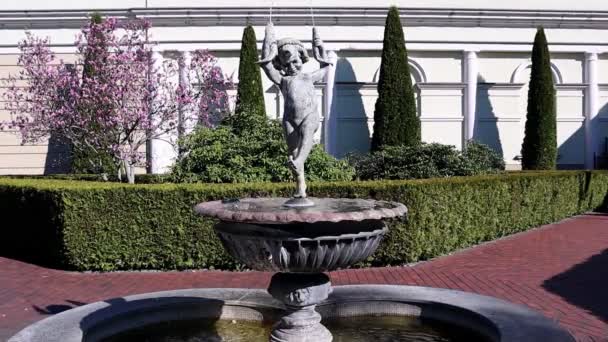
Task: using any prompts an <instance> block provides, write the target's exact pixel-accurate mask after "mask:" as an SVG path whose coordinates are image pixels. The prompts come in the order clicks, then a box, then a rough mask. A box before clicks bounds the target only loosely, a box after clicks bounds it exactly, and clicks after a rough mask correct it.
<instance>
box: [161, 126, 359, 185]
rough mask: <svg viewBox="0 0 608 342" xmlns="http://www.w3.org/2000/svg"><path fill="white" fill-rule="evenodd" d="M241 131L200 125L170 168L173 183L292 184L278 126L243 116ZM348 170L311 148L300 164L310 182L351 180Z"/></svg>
mask: <svg viewBox="0 0 608 342" xmlns="http://www.w3.org/2000/svg"><path fill="white" fill-rule="evenodd" d="M248 120H249V122H248V126H249V128H248V129H246V130H235V129H234V128H233V127H232V126H230V125H226V124H224V125H220V126H219V127H217V128H206V127H201V128H199V129H197V130H196V131H195V132H194V133H193V134H191V135H190V136H189V137H187V138H186V139H185V140H184V141H183V142H182V145H181V146H183V147H184V150H185V151H186V153H185V155H184V156H183V157H182V158H181V159H180V160H178V161H177V162H176V164H175V166H174V167H173V170H172V174H173V178H174V179H173V180H174V181H176V182H208V183H243V182H286V181H290V180H292V174H291V171H290V170H289V169H288V167H287V164H286V162H287V145H286V143H285V141H284V138H283V131H282V128H281V124H280V123H279V122H278V121H276V120H268V119H266V118H265V117H260V116H256V115H249V116H248ZM353 175H354V170H353V168H352V167H351V166H350V165H348V163H347V162H346V161H342V160H337V159H335V158H333V157H332V156H330V155H328V154H327V153H326V152H325V151H324V150H323V148H322V146H321V145H316V146H315V147H314V148H313V150H312V152H311V153H310V156H309V157H308V160H307V162H306V178H307V179H308V180H310V181H339V180H351V179H352V178H353Z"/></svg>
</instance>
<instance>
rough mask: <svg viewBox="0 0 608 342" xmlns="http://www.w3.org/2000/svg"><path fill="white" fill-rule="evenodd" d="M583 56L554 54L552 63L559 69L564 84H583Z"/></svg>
mask: <svg viewBox="0 0 608 342" xmlns="http://www.w3.org/2000/svg"><path fill="white" fill-rule="evenodd" d="M583 58H584V56H583V54H582V53H580V54H553V55H552V57H551V63H553V64H554V65H555V67H557V69H558V70H559V72H560V74H561V76H562V82H563V83H582V82H583Z"/></svg>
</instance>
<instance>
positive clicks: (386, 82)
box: [371, 6, 420, 151]
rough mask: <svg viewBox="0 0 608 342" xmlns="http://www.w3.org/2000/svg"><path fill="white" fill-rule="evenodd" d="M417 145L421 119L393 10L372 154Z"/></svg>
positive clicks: (384, 50)
mask: <svg viewBox="0 0 608 342" xmlns="http://www.w3.org/2000/svg"><path fill="white" fill-rule="evenodd" d="M417 144H420V119H419V118H418V114H417V112H416V99H415V96H414V91H413V88H412V80H411V78H410V70H409V66H408V63H407V50H406V48H405V39H404V36H403V27H402V26H401V20H400V18H399V10H398V9H397V7H394V6H393V7H391V8H390V10H389V12H388V16H387V18H386V25H385V27H384V43H383V47H382V61H381V65H380V78H379V81H378V99H377V100H376V109H375V111H374V133H373V136H372V146H371V147H372V151H378V150H380V149H382V147H384V146H398V145H406V146H411V145H417Z"/></svg>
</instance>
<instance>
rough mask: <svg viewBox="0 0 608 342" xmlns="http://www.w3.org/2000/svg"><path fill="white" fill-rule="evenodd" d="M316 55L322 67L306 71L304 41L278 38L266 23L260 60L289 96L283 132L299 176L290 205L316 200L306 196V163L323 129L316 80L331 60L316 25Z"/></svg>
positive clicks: (282, 91)
mask: <svg viewBox="0 0 608 342" xmlns="http://www.w3.org/2000/svg"><path fill="white" fill-rule="evenodd" d="M312 36H313V37H312V38H313V39H312V44H313V49H312V51H313V56H314V58H315V59H316V60H317V61H318V62H319V63H320V66H321V68H320V69H318V70H316V71H313V72H311V73H303V72H302V65H303V64H304V63H306V62H307V61H308V60H309V57H308V52H307V51H306V48H305V47H304V45H303V44H302V43H301V42H300V41H298V40H296V39H293V38H282V39H279V40H277V39H276V38H275V34H274V26H273V25H272V22H269V23H268V25H266V32H265V36H264V43H263V45H262V59H261V60H260V61H259V62H258V63H259V64H260V65H261V67H262V69H263V70H264V72H265V73H266V76H268V78H269V79H270V80H271V81H272V82H273V83H274V84H276V85H277V86H278V87H279V89H280V90H281V93H282V94H283V97H284V99H285V105H284V109H283V133H284V135H285V140H286V141H287V149H288V153H289V161H288V165H289V167H290V169H291V170H292V172H293V174H294V177H295V178H296V180H297V191H296V193H295V194H294V196H293V198H292V199H291V200H289V201H287V202H286V203H285V206H288V207H309V206H313V205H314V203H313V202H312V201H310V200H308V199H307V198H306V177H305V175H304V163H305V162H306V159H307V158H308V155H309V154H310V151H311V150H312V147H313V145H314V142H313V137H314V135H315V132H316V131H317V130H318V129H319V126H320V123H319V120H320V117H319V112H318V109H317V106H318V104H317V101H316V97H315V86H314V83H315V82H319V81H322V80H323V79H324V78H325V75H326V73H327V70H328V68H327V67H328V66H329V65H330V64H331V63H329V62H328V61H327V57H326V51H325V49H324V48H323V42H322V41H321V38H320V37H319V34H318V32H317V30H316V28H313V34H312Z"/></svg>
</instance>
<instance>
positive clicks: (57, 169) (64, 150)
mask: <svg viewBox="0 0 608 342" xmlns="http://www.w3.org/2000/svg"><path fill="white" fill-rule="evenodd" d="M71 164H72V160H71V157H70V144H69V142H68V141H67V140H66V139H64V138H62V137H61V136H59V135H58V134H57V133H51V136H50V137H49V145H48V151H47V154H46V158H45V161H44V174H45V175H50V174H57V173H70V171H71V169H72V165H71Z"/></svg>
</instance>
